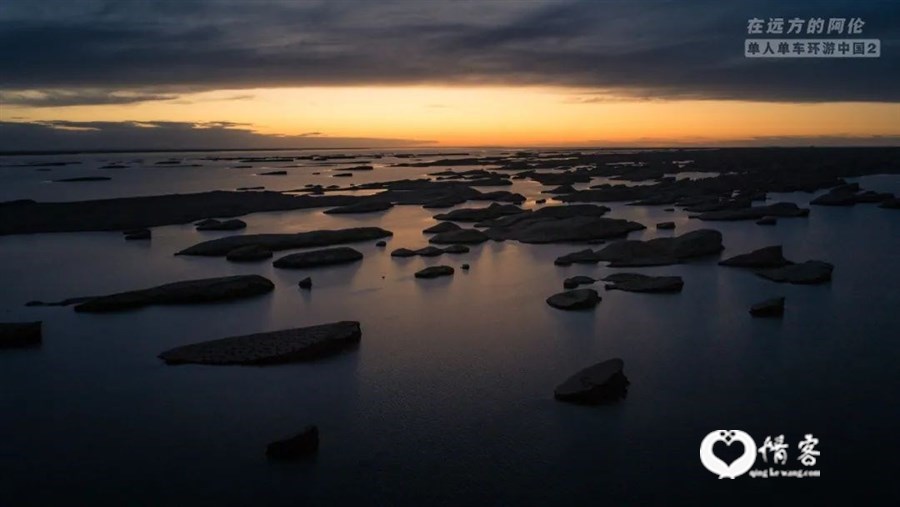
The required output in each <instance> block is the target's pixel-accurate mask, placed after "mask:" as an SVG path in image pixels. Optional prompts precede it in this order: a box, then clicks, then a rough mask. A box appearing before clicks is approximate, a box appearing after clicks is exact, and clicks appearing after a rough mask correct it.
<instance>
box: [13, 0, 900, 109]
mask: <svg viewBox="0 0 900 507" xmlns="http://www.w3.org/2000/svg"><path fill="white" fill-rule="evenodd" d="M775 16H778V17H785V18H791V17H795V16H796V17H800V18H804V19H808V18H810V17H823V18H828V17H844V18H850V17H860V18H862V19H863V20H864V21H865V22H866V25H865V26H864V32H863V33H864V35H863V36H864V37H867V38H880V39H881V40H882V57H881V58H878V59H783V60H762V59H747V58H744V56H743V40H744V39H745V38H746V37H747V34H746V31H747V20H748V19H749V18H752V17H760V18H768V17H775ZM898 54H900V3H898V2H892V1H872V2H858V1H853V0H830V1H828V2H802V3H801V2H791V3H787V2H783V1H775V0H753V1H747V2H721V1H712V0H694V1H687V0H686V1H678V2H661V1H651V2H636V1H608V2H607V1H604V2H574V1H551V0H547V1H528V2H525V1H522V2H518V1H505V0H504V1H494V2H465V1H447V2H436V1H434V2H433V1H427V2H411V1H402V0H393V1H392V0H383V1H379V2H371V1H363V0H341V1H337V2H334V1H321V2H313V1H304V2H294V1H286V0H285V1H278V0H272V1H252V2H251V1H244V2H234V1H216V0H192V1H189V2H174V1H164V2H123V1H119V0H93V1H90V0H88V1H78V2H74V1H68V0H62V1H58V0H57V1H55V0H48V1H42V2H34V1H31V0H6V1H5V2H4V8H3V9H0V62H2V66H3V72H0V90H4V91H5V93H6V95H4V97H5V98H3V100H4V101H5V102H6V103H16V104H25V105H35V106H41V105H44V106H46V105H70V104H74V103H83V104H92V103H110V101H115V103H123V102H128V101H145V100H163V99H167V98H169V96H170V94H173V93H175V94H177V93H183V92H186V91H203V90H213V89H247V88H258V87H273V86H274V87H278V86H309V85H375V84H393V85H400V84H422V83H429V84H511V85H528V84H541V85H562V86H573V87H581V88H595V89H604V90H607V89H612V90H614V91H616V92H617V93H620V94H624V95H629V96H636V97H644V98H647V97H652V98H699V99H738V100H765V101H792V102H819V101H889V102H896V101H900V86H897V83H898V82H900V57H898ZM22 90H65V92H56V93H55V94H54V93H50V94H49V95H44V96H32V97H31V98H30V99H29V96H28V95H27V94H26V95H21V91H22ZM98 90H101V92H98ZM102 91H106V92H110V91H113V92H116V95H114V98H112V99H111V98H108V97H106V96H105V94H104V92H102ZM11 93H18V94H19V95H10V94H11ZM61 93H62V94H61ZM12 96H15V97H18V98H17V99H14V100H13V101H10V99H9V98H8V97H12Z"/></svg>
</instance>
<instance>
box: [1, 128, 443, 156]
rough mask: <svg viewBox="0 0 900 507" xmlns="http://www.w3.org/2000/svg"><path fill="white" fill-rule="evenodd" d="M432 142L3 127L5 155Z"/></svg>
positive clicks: (235, 131) (233, 131) (228, 131)
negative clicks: (34, 152)
mask: <svg viewBox="0 0 900 507" xmlns="http://www.w3.org/2000/svg"><path fill="white" fill-rule="evenodd" d="M428 143H429V141H423V140H412V139H382V138H362V137H330V136H327V135H323V134H322V133H320V132H310V133H306V134H301V135H297V136H275V135H265V134H259V133H256V132H253V131H252V130H250V129H248V128H247V127H246V126H244V125H241V124H236V123H230V122H209V123H202V124H195V123H183V122H72V121H54V122H4V121H0V152H30V151H92V150H111V151H117V150H121V151H124V150H134V151H139V150H181V149H184V150H188V149H219V150H221V149H281V148H368V147H372V148H386V147H400V146H416V145H423V144H428Z"/></svg>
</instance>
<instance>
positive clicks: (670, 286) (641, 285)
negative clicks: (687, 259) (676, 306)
mask: <svg viewBox="0 0 900 507" xmlns="http://www.w3.org/2000/svg"><path fill="white" fill-rule="evenodd" d="M603 281H605V282H610V283H609V284H607V285H606V290H624V291H628V292H681V289H682V288H683V287H684V280H682V279H681V277H680V276H648V275H642V274H640V273H615V274H612V275H609V276H607V277H605V278H604V279H603Z"/></svg>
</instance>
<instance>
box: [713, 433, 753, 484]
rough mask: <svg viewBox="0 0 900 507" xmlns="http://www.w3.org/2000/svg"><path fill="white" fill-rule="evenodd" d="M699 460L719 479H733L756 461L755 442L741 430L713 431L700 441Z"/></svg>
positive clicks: (745, 471)
mask: <svg viewBox="0 0 900 507" xmlns="http://www.w3.org/2000/svg"><path fill="white" fill-rule="evenodd" d="M717 444H718V445H717ZM716 450H718V451H719V454H718V455H717V453H716V452H715V451H716ZM720 456H722V457H725V460H723V459H722V457H720ZM726 460H727V461H726ZM700 462H701V463H703V466H705V467H706V469H707V470H709V471H710V472H712V473H714V474H716V475H718V476H719V479H726V478H727V479H734V478H735V477H737V476H739V475H742V474H745V473H747V471H748V470H750V468H751V467H752V466H753V464H754V463H756V442H754V441H753V438H752V437H750V435H748V434H747V433H746V432H743V431H741V430H716V431H713V432H711V433H710V434H708V435H706V437H705V438H704V439H703V441H702V442H700Z"/></svg>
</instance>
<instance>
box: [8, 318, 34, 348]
mask: <svg viewBox="0 0 900 507" xmlns="http://www.w3.org/2000/svg"><path fill="white" fill-rule="evenodd" d="M42 338H43V332H42V330H41V322H40V321H37V322H0V349H4V348H15V347H33V346H36V345H40V344H41V339H42Z"/></svg>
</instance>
